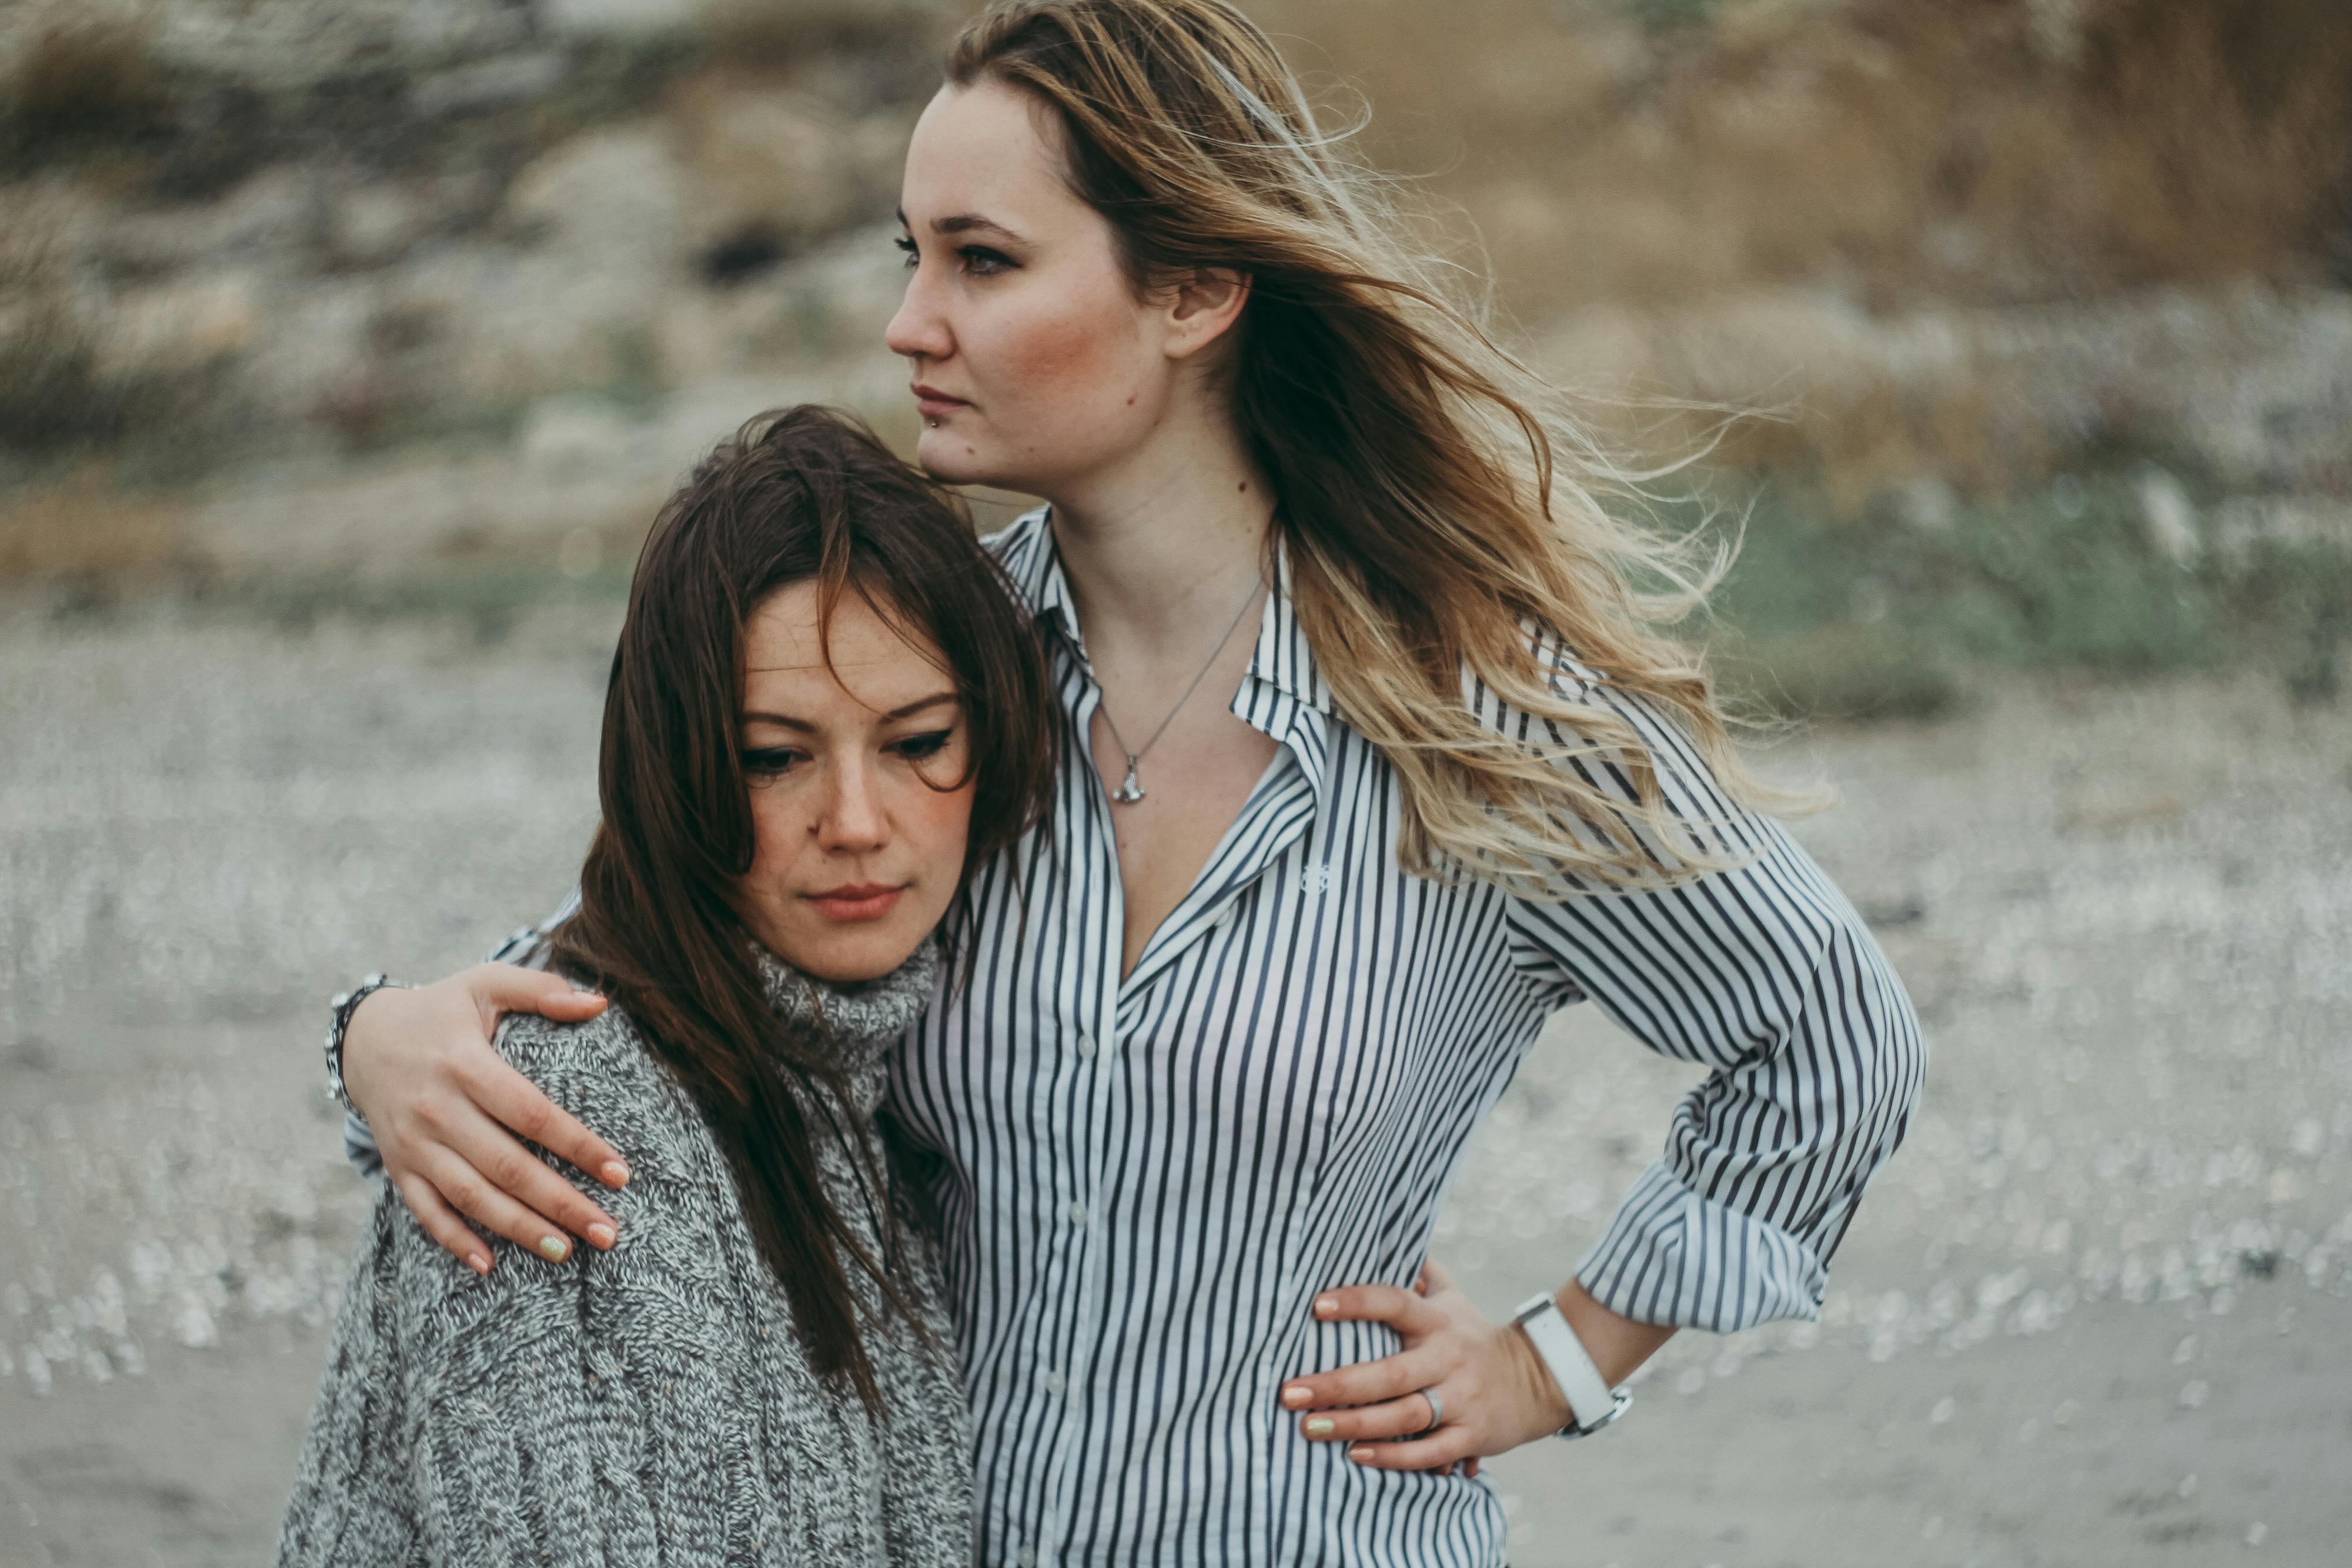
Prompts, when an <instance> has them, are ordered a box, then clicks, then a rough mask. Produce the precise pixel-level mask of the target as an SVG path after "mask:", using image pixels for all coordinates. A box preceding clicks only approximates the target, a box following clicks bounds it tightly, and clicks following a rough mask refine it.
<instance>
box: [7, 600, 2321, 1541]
mask: <svg viewBox="0 0 2352 1568" xmlns="http://www.w3.org/2000/svg"><path fill="white" fill-rule="evenodd" d="M610 632H611V621H610V618H609V616H608V615H607V614H604V613H601V612H599V613H583V612H576V611H574V612H548V613H544V614H542V615H541V616H538V617H536V618H533V619H530V620H527V621H525V622H523V623H522V624H521V625H520V626H519V627H518V628H516V629H515V630H514V632H512V633H511V634H510V635H508V636H506V637H505V638H503V639H502V640H500V641H499V642H497V643H490V644H483V643H478V642H476V641H475V640H474V639H473V638H472V636H471V635H470V634H468V633H467V632H462V631H457V630H452V629H450V628H449V627H446V626H444V625H438V624H406V625H391V626H378V627H362V626H352V625H339V624H333V623H328V624H324V625H322V626H321V627H320V628H319V629H317V630H314V631H310V632H284V631H278V630H271V629H266V628H262V627H258V626H256V625H251V624H240V623H236V622H223V621H218V620H210V621H207V620H203V619H199V618H194V617H193V616H192V615H191V614H189V613H188V612H176V611H171V610H168V609H147V610H141V611H136V612H123V613H121V614H120V615H117V616H114V617H111V618H99V619H92V618H89V617H83V618H79V619H74V620H69V621H58V620H53V619H51V618H49V617H48V616H47V614H46V612H42V611H40V610H39V609H38V608H37V607H35V608H24V609H17V610H13V611H9V612H5V613H0V1564H7V1565H10V1568H13V1565H15V1564H19V1563H26V1564H35V1563H38V1564H47V1563H124V1564H146V1563H172V1564H190V1565H194V1564H212V1563H253V1562H257V1561H262V1560H265V1559H266V1558H267V1557H268V1553H269V1551H270V1547H271V1542H272V1541H273V1539H274V1536H275V1531H276V1527H277V1520H278V1511H279V1510H280V1508H281V1507H282V1505H283V1501H284V1497H285V1492H286V1489H287V1486H288V1482H289V1478H290V1474H291V1468H292V1464H293V1457H294V1453H295V1450H296V1448H297V1446H298V1443H299V1437H300V1432H301V1427H302V1423H303V1420H304V1417H305V1415H306V1412H307V1408H308V1405H309V1402H310V1394H311V1388H312V1384H313V1381H314V1379H315V1377H316V1375H317V1367H318V1358H319V1352H320V1336H321V1333H322V1324H323V1322H324V1319H325V1316H326V1314H327V1313H328V1312H330V1311H331V1305H332V1300H333V1293H334V1290H335V1287H336V1285H337V1283H338V1281H339V1280H340V1277H341V1271H342V1269H343V1265H344V1260H345V1256H346V1252H347V1249H348V1245H349V1239H350V1237H351V1234H352V1225H353V1221H354V1218H355V1217H356V1215H357V1214H358V1213H359V1212H360V1210H361V1208H362V1206H363V1204H364V1202H365V1196H364V1189H363V1186H362V1184H361V1183H360V1182H359V1181H358V1179H357V1178H356V1177H353V1176H350V1175H349V1174H348V1173H347V1172H345V1171H344V1170H343V1169H342V1167H341V1164H340V1161H339V1159H338V1156H337V1153H336V1146H335V1121H334V1118H333V1116H332V1115H331V1113H330V1112H329V1109H328V1107H327V1106H326V1105H325V1103H324V1102H323V1099H322V1097H321V1095H320V1092H319V1090H318V1088H317V1083H316V1079H315V1071H316V1036H317V1028H318V1024H319V1022H320V1008H319V1000H320V997H321V996H322V995H323V994H324V993H325V992H326V991H328V990H331V989H332V988H334V987H335V985H337V984H338V983H341V981H343V980H344V979H346V978H347V977H351V976H354V975H356V974H358V973H360V972H362V971H363V970H365V969H367V968H369V967H373V966H375V965H378V964H386V965H391V966H393V967H394V968H395V969H396V970H398V971H401V972H404V973H407V974H411V975H418V974H430V973H435V972H438V971H440V970H442V969H444V968H446V967H450V966H453V965H456V964H457V963H460V962H463V961H466V960H467V959H469V958H470V957H471V956H474V955H475V954H476V953H477V952H478V949H479V948H480V947H481V946H483V945H484V944H485V943H486V942H487V941H488V939H489V938H490V937H491V936H495V935H496V934H497V933H498V932H499V930H501V929H503V928H504V927H506V926H507V925H510V924H512V923H513V922H514V921H515V920H517V919H520V918H522V917H525V916H528V915H532V914H535V913H537V912H539V911H540V910H541V908H542V907H543V906H545V905H547V904H549V903H550V902H551V900H552V898H553V897H554V896H556V895H557V894H560V893H561V892H562V889H563V887H564V886H565V885H567V883H568V880H569V877H570V874H571V872H572V867H573V865H574V864H575V863H576V860H577V856H578V854H579V852H580V851H581V849H582V848H583V844H584V840H585V833H586V829H587V824H588V820H589V808H590V804H591V800H592V783H591V777H590V771H589V769H590V763H591V758H592V754H593V727H594V724H595V720H596V713H597V704H598V695H599V691H600V688H601V680H602V663H603V658H604V650H605V648H606V647H607V646H608V645H609V644H608V639H609V636H610ZM1776 765H1780V766H1786V767H1790V768H1799V767H1804V766H1818V767H1820V768H1823V769H1825V770H1826V771H1827V773H1828V774H1829V775H1830V777H1831V778H1832V779H1834V780H1835V782H1836V783H1838V784H1839V785H1840V786H1841V787H1842V788H1843V790H1844V792H1845V796H1846V803H1845V804H1844V805H1843V807H1842V808H1841V809H1840V810H1836V811H1834V812H1832V813H1830V814H1829V815H1826V816H1824V817H1822V818H1819V819H1816V820H1814V821H1811V822H1808V823H1806V824H1804V825H1803V827H1802V829H1801V832H1802V834H1803V836H1804V837H1805V838H1806V840H1807V841H1809V842H1810V843H1811V845H1812V846H1813V847H1814V849H1815V851H1816V852H1817V853H1818V854H1819V855H1820V856H1821V857H1822V860H1823V862H1825V863H1826V864H1828V866H1829V867H1830V868H1831V870H1832V872H1833V873H1835V874H1836V875H1837V876H1838V877H1839V878H1840V879H1841V880H1842V881H1843V883H1844V884H1845V885H1846V887H1847V888H1848V890H1849V891H1850V892H1851V893H1852V894H1853V896H1854V898H1855V901H1856V902H1857V904H1860V905H1861V906H1862V907H1863V908H1864V911H1865V913H1867V914H1868V915H1871V917H1872V918H1873V920H1874V924H1876V925H1878V927H1879V928H1880V931H1881V935H1882V937H1883V939H1884V940H1885V943H1886V945H1887V946H1888V948H1889V950H1890V952H1892V953H1893V955H1894V956H1895V960H1896V962H1897V964H1898V965H1899V966H1900V967H1901V968H1902V970H1903V972H1904V974H1905V977H1906V981H1907V982H1908V984H1909V985H1910V986H1911V988H1912V990H1913V993H1914V995H1915V997H1916V999H1917V1000H1918V1002H1919V1005H1920V1008H1921V1010H1922V1012H1923V1014H1924V1015H1925V1017H1926V1019H1927V1022H1928V1026H1929V1029H1930V1032H1931V1038H1932V1040H1933V1042H1934V1046H1935V1051H1936V1056H1935V1061H1934V1065H1933V1068H1932V1071H1931V1076H1930V1082H1929V1091H1928V1100H1927V1106H1926V1110H1925V1112H1924V1113H1923V1115H1922V1117H1921V1119H1920V1121H1919V1123H1918V1124H1917V1127H1916V1131H1915V1132H1914V1134H1913V1136H1912V1139H1911V1142H1910V1144H1909V1145H1908V1146H1907V1147H1906V1150H1905V1152H1904V1154H1903V1155H1901V1157H1899V1158H1898V1159H1897V1160H1896V1162H1895V1165H1894V1166H1892V1167H1890V1169H1889V1171H1888V1172H1887V1174H1886V1176H1885V1177H1884V1178H1883V1179H1882V1181H1881V1183H1880V1184H1879V1186H1878V1187H1877V1188H1876V1189H1875V1190H1874V1193H1873V1195H1872V1197H1871V1200H1870V1202H1869V1203H1868V1204H1867V1205H1866V1206H1865V1207H1864V1211H1863V1214H1862V1217H1861V1219H1860V1220H1859V1222H1858V1223H1857V1225H1856V1226H1855V1228H1854V1230H1853V1234H1852V1236H1851V1238H1850V1239H1849V1240H1848V1242H1847V1244H1846V1247H1845V1249H1844V1250H1843V1252H1842V1253H1841V1254H1840V1256H1839V1258H1838V1260H1837V1262H1836V1266H1835V1269H1834V1271H1833V1277H1832V1294H1831V1297H1830V1301H1829V1305H1828V1311H1827V1312H1826V1313H1825V1314H1824V1321H1823V1322H1822V1324H1820V1325H1818V1326H1815V1325H1787V1324H1780V1325H1773V1326H1771V1327H1769V1328H1767V1329H1764V1330H1760V1331H1759V1332H1756V1333H1750V1334H1747V1335H1741V1336H1738V1337H1734V1338H1730V1339H1714V1338H1709V1337H1706V1336H1699V1335H1690V1336H1685V1338H1684V1339H1682V1340H1680V1341H1677V1342H1676V1343H1674V1344H1672V1345H1670V1346H1669V1347H1668V1349H1667V1351H1666V1352H1665V1353H1664V1354H1663V1355H1662V1356H1661V1357H1660V1358H1659V1360H1658V1362H1657V1363H1656V1364H1654V1368H1653V1369H1652V1370H1651V1372H1650V1374H1649V1375H1647V1376H1645V1378H1644V1380H1643V1383H1642V1385H1641V1387H1640V1390H1639V1395H1638V1401H1637V1405H1636V1406H1635V1409H1634V1410H1633V1413H1632V1414H1631V1415H1630V1416H1628V1417H1627V1419H1626V1420H1625V1422H1624V1423H1623V1424H1622V1426H1621V1427H1619V1428H1617V1429H1616V1430H1614V1431H1612V1432H1611V1433H1610V1434H1608V1435H1607V1436H1606V1437H1603V1438H1601V1439H1598V1440H1595V1441H1593V1442H1591V1443H1586V1444H1580V1445H1575V1446H1567V1445H1547V1446H1545V1447H1544V1448H1540V1449H1538V1450H1534V1451H1528V1450H1522V1451H1521V1452H1520V1453H1518V1454H1516V1455H1512V1456H1509V1457H1507V1458H1505V1459H1504V1460H1502V1461H1500V1462H1498V1463H1496V1465H1495V1467H1494V1474H1495V1476H1496V1483H1497V1485H1498V1488H1499V1490H1501V1491H1502V1492H1503V1494H1504V1496H1505V1498H1506V1500H1507V1503H1508V1505H1509V1507H1510V1508H1511V1510H1512V1513H1513V1518H1514V1530H1515V1542H1514V1558H1515V1561H1517V1562H1518V1563H1521V1564H1531V1565H1535V1568H1545V1565H1549V1564H1579V1565H1584V1564H1591V1565H1593V1568H1601V1565H1602V1564H1608V1563H1617V1564H1620V1565H1622V1568H1635V1565H1637V1564H1644V1565H1646V1564H1657V1565H1671V1568H1706V1565H1707V1564H1720V1565H1722V1568H1736V1565H1742V1564H1747V1565H1756V1568H1765V1565H1773V1564H1798V1563H1804V1564H1820V1565H1842V1564H1853V1565H1856V1568H1863V1565H1868V1568H1881V1565H1885V1564H1913V1563H1916V1564H1953V1565H1959V1564H1968V1563H1977V1564H1986V1565H1990V1564H2009V1563H2016V1564H2063V1565H2069V1568H2073V1565H2084V1568H2089V1565H2098V1564H2107V1563H2116V1564H2121V1563H2136V1564H2137V1563H2151V1562H2155V1563H2162V1562H2173V1563H2184V1564H2187V1563H2197V1564H2203V1563H2218V1562H2227V1561H2236V1560H2238V1559H2239V1558H2241V1557H2244V1558H2246V1560H2248V1561H2250V1562H2273V1563H2297V1564H2314V1565H2317V1564H2340V1563H2344V1562H2345V1561H2347V1551H2352V1548H2347V1546H2346V1542H2347V1541H2352V1489H2347V1486H2346V1484H2345V1483H2346V1481H2347V1479H2352V1029H2347V1024H2346V1021H2345V1020H2346V1017H2347V1001H2352V951H2347V936H2352V873H2347V852H2352V722H2347V718H2346V716H2345V715H2344V714H2343V713H2342V712H2341V711H2340V710H2338V711H2335V712H2326V711H2322V712H2296V711H2294V710H2291V709H2289V708H2287V707H2286V706H2284V704H2283V703H2282V702H2281V701H2280V699H2279V698H2278V697H2277V695H2275V694H2274V693H2273V691H2272V690H2271V689H2270V688H2268V687H2266V686H2263V685H2260V684H2255V683H2241V684H2228V685H2164V686H2147V687H2137V688H2131V689H2116V688H2084V689H2080V690H2073V689H2051V688H2047V687H2042V688H2033V689H2023V688H2021V689H2018V690H2015V691H2012V692H2011V693H2009V694H2007V695H2003V696H2002V697H2001V698H2000V699H1999V700H1998V701H1996V702H1995V703H1993V704H1992V705H1991V706H1989V707H1988V708H1987V709H1985V710H1984V711H1981V712H1979V713H1976V714H1973V715H1970V716H1966V717H1963V718H1959V719H1956V720H1952V721H1948V722H1945V723H1941V724H1937V725H1935V726H1932V727H1917V728H1886V729H1875V730H1870V731H1860V732H1832V733H1827V734H1823V735H1820V736H1817V737H1813V738H1812V739H1811V741H1810V742H1808V743H1806V744H1805V745H1803V746H1801V747H1790V748H1787V749H1786V750H1785V751H1784V753H1783V754H1782V755H1781V756H1780V758H1777V759H1776ZM1686 1082H1687V1074H1686V1072H1685V1070H1682V1069H1679V1068H1676V1067H1675V1066H1673V1065H1672V1064H1669V1063H1664V1062H1661V1061H1654V1060H1653V1059H1650V1058H1648V1057H1646V1056H1645V1055H1644V1054H1643V1052H1642V1051H1639V1050H1638V1048H1635V1047H1633V1046H1632V1045H1631V1044H1629V1043H1628V1042H1627V1041H1625V1040H1622V1038H1620V1037H1617V1036H1615V1035H1613V1034H1612V1032H1611V1031H1610V1030H1608V1029H1607V1028H1606V1027H1605V1026H1603V1025H1601V1023H1599V1022H1598V1021H1597V1020H1595V1019H1590V1018H1581V1017H1577V1016H1575V1015H1573V1014H1571V1015H1570V1016H1569V1017H1567V1018H1564V1019H1562V1020H1561V1021H1560V1022H1559V1024H1558V1025H1557V1026H1556V1028H1555V1030H1554V1034H1553V1037H1552V1038H1551V1039H1549V1040H1547V1042H1546V1044H1545V1046H1544V1048H1543V1049H1542V1050H1540V1051H1538V1053H1537V1055H1536V1056H1535V1058H1534V1059H1533V1060H1532V1061H1531V1062H1530V1065H1529V1067H1528V1071H1526V1072H1525V1073H1524V1074H1523V1075H1522V1077H1521V1081H1520V1082H1519V1083H1518V1084H1517V1086H1516V1087H1515V1088H1514V1090H1513V1091H1512V1093H1511V1095H1510V1097H1509V1098H1508V1100H1507V1101H1506V1103H1505V1104H1504V1106H1503V1107H1502V1109H1501V1110H1500V1111H1499V1112H1498V1113H1497V1115H1496V1120H1495V1122H1494V1123H1493V1124H1491V1125H1490V1127H1489V1128H1488V1129H1487V1131H1486V1134H1485V1135H1484V1136H1483V1137H1482V1139H1481V1141H1480V1143H1479V1145H1478V1147H1477V1149H1476V1150H1475V1154H1474V1155H1473V1161H1472V1165H1471V1167H1470V1168H1469V1169H1468V1170H1467V1171H1465V1174H1464V1176H1463V1178H1462V1181H1461V1183H1460V1185H1459V1186H1458V1188H1457V1190H1456V1194H1455V1197H1454V1204H1453V1206H1452V1207H1451V1208H1450V1209H1449V1211H1448V1214H1447V1216H1446V1218H1445V1221H1444V1229H1443V1233H1442V1236H1441V1244H1440V1249H1439V1256H1440V1258H1441V1259H1442V1260H1445V1261H1448V1262H1450V1263H1453V1264H1454V1265H1455V1266H1456V1267H1457V1270H1459V1271H1460V1272H1461V1273H1462V1274H1463V1275H1464V1276H1465V1279H1466V1281H1468V1283H1469V1284H1470V1286H1471V1288H1472V1290H1473V1291H1474V1292H1475V1294H1476V1295H1477V1296H1478V1297H1479V1298H1480V1299H1481V1300H1482V1301H1486V1303H1487V1304H1488V1305H1489V1307H1490V1308H1492V1309H1493V1310H1495V1311H1497V1312H1499V1311H1501V1310H1503V1309H1505V1308H1507V1307H1508V1306H1509V1305H1510V1304H1511V1303H1512V1302H1513V1301H1516V1300H1517V1298H1518V1297H1519V1296H1520V1295H1522V1294H1524V1293H1525V1292H1526V1291H1528V1289H1530V1288H1532V1287H1533V1286H1535V1285H1537V1284H1538V1283H1550V1282H1554V1281H1557V1279H1558V1278H1559V1277H1560V1276H1561V1275H1562V1274H1564V1273H1565V1271H1566V1270H1567V1269H1568V1267H1569V1265H1570V1263H1571V1262H1572V1261H1573V1260H1574V1258H1575V1257H1576V1255H1577V1254H1578V1252H1579V1251H1580V1249H1581V1248H1582V1247H1583V1246H1584V1245H1585V1244H1586V1243H1587V1242H1589V1241H1590V1240H1591V1238H1592V1237H1593V1236H1594V1235H1595V1234H1596V1233H1597V1231H1598V1229H1599V1228H1600V1226H1601V1223H1602V1222H1603V1220H1604V1219H1605V1218H1606V1215H1607V1212H1608V1208H1609V1206H1610V1204H1611V1202H1612V1199H1613V1197H1614V1195H1615V1193H1616V1192H1617V1191H1618V1190H1619V1189H1620V1188H1621V1187H1622V1186H1623V1184H1624V1183H1625V1182H1626V1181H1627V1180H1628V1179H1630V1177H1631V1176H1632V1174H1633V1171H1634V1170H1636V1169H1637V1168H1639V1166H1641V1164H1642V1163H1643V1161H1644V1160H1646V1159H1647V1158H1648V1157H1649V1155H1650V1154H1651V1152H1652V1151H1653V1150H1654V1148H1655V1146H1656V1145H1657V1142H1658V1139H1659V1136H1660V1134H1661V1132H1662V1130H1663V1127H1664V1118H1665V1115H1666V1113H1667V1110H1668V1107H1669V1106H1670V1105H1671V1103H1672V1102H1673V1100H1674V1098H1675V1095H1676V1094H1677V1093H1679V1092H1681V1091H1682V1089H1683V1088H1684V1087H1685V1086H1686Z"/></svg>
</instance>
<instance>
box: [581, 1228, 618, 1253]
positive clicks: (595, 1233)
mask: <svg viewBox="0 0 2352 1568" xmlns="http://www.w3.org/2000/svg"><path fill="white" fill-rule="evenodd" d="M620 1238H621V1233H620V1232H619V1231H617V1230H615V1229H614V1228H612V1227H611V1226H609V1225H592V1226H590V1227H589V1228H588V1239H589V1240H591V1241H593V1242H594V1243H595V1244H596V1245H597V1246H598V1247H600V1248H609V1247H610V1246H612V1245H613V1243H614V1242H615V1241H617V1240H619V1239H620Z"/></svg>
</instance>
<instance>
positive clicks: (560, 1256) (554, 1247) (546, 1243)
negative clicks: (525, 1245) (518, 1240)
mask: <svg viewBox="0 0 2352 1568" xmlns="http://www.w3.org/2000/svg"><path fill="white" fill-rule="evenodd" d="M571 1254H572V1244H571V1243H570V1242H568V1241H566V1240H564V1239H563V1238H562V1237H561V1236H543V1237H541V1238H540V1242H539V1255H540V1256H541V1257H542V1258H544V1259H546V1260H548V1261H549V1262H551V1263H561V1262H562V1261H563V1260H564V1259H566V1258H568V1257H570V1256H571Z"/></svg>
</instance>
